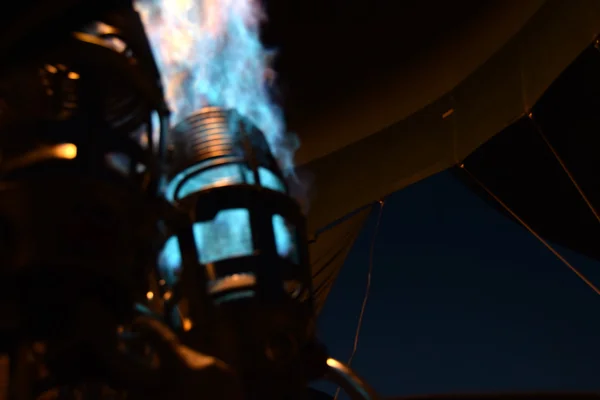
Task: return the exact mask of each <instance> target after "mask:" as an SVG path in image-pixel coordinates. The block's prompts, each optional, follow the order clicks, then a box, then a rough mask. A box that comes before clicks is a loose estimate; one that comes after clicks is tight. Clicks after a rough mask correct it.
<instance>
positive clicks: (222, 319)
mask: <svg viewBox="0 0 600 400" xmlns="http://www.w3.org/2000/svg"><path fill="white" fill-rule="evenodd" d="M168 142H169V159H170V167H169V173H168V177H169V183H168V185H167V199H168V200H170V201H171V202H172V203H173V204H174V205H175V207H176V208H177V209H179V210H181V211H182V212H185V213H186V214H187V215H188V216H189V221H190V223H189V225H188V226H185V227H183V228H178V229H179V231H177V229H172V234H173V235H175V236H176V237H177V238H178V243H179V251H180V253H181V260H182V265H183V270H182V273H181V277H180V281H179V283H178V285H179V289H180V293H179V295H175V296H174V297H175V298H177V297H179V299H182V298H183V299H184V300H185V302H186V304H187V306H186V307H187V308H188V313H187V316H186V317H185V318H186V319H188V321H187V322H188V324H187V327H188V328H191V329H190V330H191V331H193V332H195V333H194V334H190V335H189V337H190V340H193V339H191V338H192V337H193V338H200V337H201V338H202V339H201V340H199V339H198V340H199V341H200V342H199V343H197V345H198V346H200V348H202V349H207V348H208V349H210V353H211V354H214V355H216V356H218V357H220V358H221V359H223V360H224V361H226V362H228V363H230V364H232V365H235V366H236V369H237V370H239V371H244V373H245V374H246V378H248V381H253V382H256V378H257V377H263V378H265V379H266V378H273V377H274V374H275V373H276V372H277V373H279V372H281V370H278V368H281V367H282V365H284V366H285V365H289V364H290V363H293V361H294V360H297V359H298V358H299V357H300V353H301V352H302V351H303V349H305V348H306V346H307V345H308V344H309V343H310V342H311V341H312V340H313V339H314V338H313V333H314V329H313V328H314V323H313V308H312V286H311V275H310V270H309V264H308V256H307V242H306V237H307V235H306V231H305V229H306V228H305V221H304V216H303V215H302V212H301V209H300V206H299V204H298V203H297V202H296V201H295V200H294V199H293V198H292V197H291V196H290V194H289V191H288V187H287V184H286V181H285V178H284V176H283V174H282V173H281V171H280V169H279V167H278V165H277V162H276V160H275V159H274V157H273V156H272V154H271V151H270V149H269V145H268V143H267V141H266V139H265V137H264V135H263V133H262V132H261V131H259V130H258V129H257V128H256V127H255V126H253V125H252V124H251V123H249V122H248V121H247V120H246V119H244V118H242V117H240V115H238V114H237V113H236V112H235V111H232V110H224V109H221V108H218V107H206V108H203V109H201V110H199V111H198V112H196V113H195V114H193V115H190V116H189V117H187V118H186V119H185V120H183V121H181V122H180V123H178V124H177V125H176V126H175V127H174V129H172V131H171V133H170V138H169V141H168ZM165 250H166V248H165ZM190 285H191V286H190ZM186 287H187V288H186ZM193 304H195V306H194V305H193ZM199 310H204V311H203V312H200V311H199ZM204 321H211V322H210V324H211V325H210V326H211V328H210V329H211V330H212V331H213V332H211V334H209V333H208V332H206V331H207V329H206V323H205V322H204ZM185 325H186V324H183V327H184V328H185ZM232 326H236V329H235V330H232V329H231V327H232ZM194 327H197V329H196V328H194ZM216 332H220V333H216ZM209 336H210V337H209ZM271 384H272V381H271Z"/></svg>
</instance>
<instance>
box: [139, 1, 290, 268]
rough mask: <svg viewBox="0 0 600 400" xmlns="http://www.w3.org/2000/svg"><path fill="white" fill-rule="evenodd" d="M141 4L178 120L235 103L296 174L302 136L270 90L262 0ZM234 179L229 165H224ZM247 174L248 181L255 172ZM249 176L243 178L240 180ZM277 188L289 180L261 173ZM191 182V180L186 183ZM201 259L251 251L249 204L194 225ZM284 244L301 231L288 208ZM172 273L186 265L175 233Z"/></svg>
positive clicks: (280, 240) (166, 254) (283, 249)
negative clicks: (290, 128) (290, 222)
mask: <svg viewBox="0 0 600 400" xmlns="http://www.w3.org/2000/svg"><path fill="white" fill-rule="evenodd" d="M136 8H137V10H138V11H139V13H140V15H141V17H142V20H143V21H144V25H145V28H146V31H147V33H148V37H149V40H150V42H151V44H152V46H153V48H154V53H155V58H156V60H157V63H158V66H159V69H160V71H161V74H162V77H163V80H164V82H163V83H164V85H165V89H166V95H167V101H168V103H169V106H170V107H171V109H172V120H171V122H172V123H173V124H177V123H178V122H179V121H181V120H182V119H184V118H185V117H186V116H187V115H189V114H191V113H193V112H194V111H196V110H198V109H201V108H203V107H205V106H216V107H221V108H224V109H234V110H236V111H237V113H238V114H239V115H240V116H242V117H243V118H245V119H247V120H248V121H249V122H250V123H252V124H253V125H255V126H256V127H257V128H258V129H260V130H261V131H262V132H263V133H264V134H265V137H266V140H267V143H268V144H269V147H270V149H271V152H272V153H273V155H274V156H275V158H276V159H277V161H278V163H279V165H280V167H281V169H282V171H284V173H285V175H286V176H288V177H291V178H293V177H294V175H293V174H294V172H293V171H294V169H293V157H294V153H295V151H296V149H297V147H298V141H297V138H296V137H295V136H294V135H291V134H289V133H287V132H286V130H285V121H284V117H283V113H282V110H281V109H280V108H279V107H278V106H276V105H275V104H274V103H273V102H272V101H271V98H270V96H269V91H268V87H267V82H266V81H267V78H268V77H270V76H272V71H271V70H270V68H269V65H268V62H269V60H270V59H272V57H271V55H272V53H271V52H270V51H268V50H267V49H265V48H264V47H263V45H262V43H261V42H260V38H259V27H260V23H261V22H262V20H263V19H264V14H263V11H262V9H261V7H260V5H259V4H258V3H257V2H256V1H254V0H138V2H137V4H136ZM217 174H225V175H226V176H220V177H214V176H213V177H211V178H212V179H216V178H219V179H221V180H223V179H229V180H231V179H232V176H233V175H231V173H230V172H229V171H225V170H223V171H221V172H217ZM191 182H193V183H194V185H193V187H190V186H189V184H188V186H187V187H186V188H185V192H187V193H191V192H195V191H198V190H201V189H202V187H203V186H206V184H210V182H206V181H205V180H204V181H203V180H202V179H200V180H198V181H196V180H192V181H191ZM242 182H246V183H252V182H248V181H247V177H246V178H245V180H242ZM240 183H241V182H240ZM261 184H262V185H263V186H265V187H268V188H271V189H272V190H280V189H281V185H280V184H278V183H277V182H273V181H272V180H269V179H266V177H265V178H263V177H261ZM182 189H183V188H182ZM193 229H194V237H195V241H196V245H197V247H198V248H199V249H200V254H201V256H200V258H201V259H200V260H199V261H200V262H201V263H207V262H212V261H217V260H219V259H223V258H227V257H234V256H240V255H246V254H251V252H252V251H253V249H252V247H251V232H250V225H249V220H248V218H247V210H226V211H223V212H221V213H220V214H219V215H218V216H217V217H216V218H215V220H213V221H210V222H206V223H196V224H195V225H194V227H193ZM273 230H274V234H275V240H276V245H277V250H278V252H279V254H280V255H282V256H286V255H287V254H289V253H290V252H291V251H292V247H293V238H292V235H291V234H290V231H289V229H288V227H287V226H286V224H285V221H284V220H283V218H282V217H281V216H274V218H273ZM159 262H160V263H161V264H162V266H163V268H164V269H166V271H167V275H168V276H167V278H171V279H175V276H174V275H173V271H175V270H177V269H178V268H180V266H181V254H180V250H179V244H178V242H177V239H176V238H175V237H173V238H170V239H169V240H168V241H167V243H166V245H165V249H164V250H163V254H162V255H161V260H160V261H159Z"/></svg>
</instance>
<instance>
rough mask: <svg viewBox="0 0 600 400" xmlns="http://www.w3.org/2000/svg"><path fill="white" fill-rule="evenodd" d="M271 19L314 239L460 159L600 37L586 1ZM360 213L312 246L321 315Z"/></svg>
mask: <svg viewBox="0 0 600 400" xmlns="http://www.w3.org/2000/svg"><path fill="white" fill-rule="evenodd" d="M283 3H285V5H284V4H283ZM267 12H268V13H269V18H270V24H269V27H268V29H267V31H266V33H265V38H266V41H267V42H268V43H271V44H273V45H276V46H277V47H278V48H279V51H280V55H279V59H278V63H277V65H276V69H277V70H278V73H279V81H280V83H281V85H282V87H283V89H282V98H283V103H284V107H285V110H286V114H287V115H286V117H287V119H288V122H289V127H290V129H291V130H292V131H294V132H296V133H297V134H298V135H299V137H300V142H301V148H300V150H299V153H298V155H297V160H296V161H297V165H298V170H299V171H300V173H301V175H303V176H309V177H310V180H309V184H310V188H309V189H310V192H311V199H310V200H311V202H310V210H309V214H308V224H309V231H310V232H312V233H313V234H315V233H316V232H318V231H322V230H323V228H324V227H326V226H328V225H330V224H331V223H332V221H335V220H337V219H339V218H341V217H343V216H345V215H347V214H348V213H351V212H352V211H353V210H357V209H359V208H361V207H364V206H365V205H368V204H370V203H372V202H375V201H377V200H378V199H380V198H382V197H383V196H386V195H388V194H390V193H393V192H395V191H397V190H400V189H402V188H404V187H406V186H407V185H410V184H412V183H414V182H417V181H419V180H421V179H424V178H426V177H428V176H430V175H432V174H435V173H437V172H439V171H442V170H444V169H447V168H449V167H452V166H454V165H456V164H458V163H459V162H461V161H462V160H463V159H464V158H465V157H467V156H468V155H469V154H471V153H472V152H473V151H475V150H476V149H477V148H478V147H479V146H481V145H482V144H483V143H485V142H487V141H488V140H489V139H490V138H491V137H493V136H494V135H495V134H497V133H498V132H500V131H501V130H503V129H504V128H506V127H507V126H508V125H510V124H511V123H512V122H514V121H516V120H518V119H519V118H520V117H521V116H523V115H525V114H527V113H528V112H529V110H530V109H531V107H532V106H533V105H534V104H535V103H536V102H537V100H538V99H539V98H540V96H541V95H542V94H543V93H544V92H545V91H546V89H547V88H548V87H549V86H550V84H551V83H552V82H553V81H554V80H555V79H556V78H557V77H558V76H559V75H560V73H561V72H562V71H563V70H565V68H567V66H568V65H569V64H571V62H572V61H573V60H574V59H575V58H576V57H577V56H578V55H579V54H580V53H581V52H582V51H583V50H584V49H585V48H586V47H587V46H588V45H589V44H590V43H591V42H592V41H593V40H594V38H595V36H596V35H597V34H598V33H599V32H600V2H597V1H594V0H582V1H577V2H567V1H562V0H546V1H542V0H540V1H537V0H526V1H525V0H523V1H520V0H514V1H504V0H498V1H490V2H481V1H470V0H460V1H455V2H450V3H448V2H446V3H444V2H438V1H433V0H431V1H422V0H414V1H402V2H400V1H397V2H390V1H384V0H373V1H370V2H368V1H358V0H353V1H348V0H345V1H335V0H319V1H316V0H315V1H290V2H275V1H274V2H269V3H268V9H267ZM365 217H366V212H359V213H357V214H356V215H355V216H353V217H352V218H350V220H347V221H346V222H345V223H344V226H340V225H336V226H335V227H334V228H332V230H333V231H335V232H330V231H326V232H325V233H323V234H321V235H318V237H317V240H315V241H314V243H313V245H312V249H311V261H312V263H313V266H312V268H313V274H314V275H315V277H316V278H315V286H316V287H317V288H319V290H318V293H317V299H316V303H317V307H320V306H321V305H322V303H323V301H324V300H325V298H326V296H327V293H328V290H329V289H328V288H329V287H331V284H332V282H333V281H334V279H335V277H336V276H337V272H338V271H339V269H340V268H341V265H342V264H343V262H344V259H345V256H346V254H347V249H349V246H351V244H352V242H351V240H350V239H349V238H351V237H355V236H356V232H357V231H358V230H359V229H360V227H361V226H362V222H363V221H364V218H365ZM352 230H355V231H354V233H352Z"/></svg>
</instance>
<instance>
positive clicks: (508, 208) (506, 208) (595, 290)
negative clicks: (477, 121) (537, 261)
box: [459, 164, 600, 295]
mask: <svg viewBox="0 0 600 400" xmlns="http://www.w3.org/2000/svg"><path fill="white" fill-rule="evenodd" d="M459 167H460V168H461V169H462V170H463V171H465V172H466V173H467V174H468V175H469V177H471V179H473V181H475V183H477V184H478V185H479V186H480V187H481V188H482V189H483V190H485V191H486V192H487V194H488V195H490V196H491V197H492V198H493V199H494V200H495V201H496V202H497V203H498V204H500V205H501V206H502V207H503V208H504V209H505V210H506V211H507V212H508V213H509V214H510V215H511V216H512V217H513V218H514V219H516V220H517V221H518V222H519V223H520V224H521V225H523V227H525V229H527V230H528V231H529V232H530V233H531V234H532V235H533V236H535V237H536V239H537V240H539V241H540V242H541V243H542V244H543V245H544V246H546V248H547V249H548V250H550V251H551V252H552V253H553V254H554V255H555V256H556V257H557V258H558V259H559V260H560V261H562V262H563V264H565V265H566V266H567V267H568V268H569V269H570V270H571V271H572V272H573V273H575V275H577V276H578V277H579V279H581V280H582V281H583V282H584V283H585V284H586V285H588V286H589V287H590V288H591V289H592V290H593V291H594V292H596V294H598V295H600V289H598V288H597V287H596V286H595V285H594V284H593V283H592V282H591V281H590V280H589V279H588V278H586V277H585V275H583V274H582V273H581V272H580V271H579V270H578V269H577V268H575V267H574V266H573V265H572V264H571V263H570V262H569V261H567V259H566V258H564V257H563V256H562V255H561V254H560V253H559V252H558V251H557V250H556V249H554V247H552V245H551V244H550V243H548V242H547V241H546V240H545V239H544V238H542V237H541V236H540V234H538V233H537V232H536V231H534V230H533V228H532V227H531V226H529V225H528V224H527V223H525V221H523V219H521V218H520V217H519V216H518V215H517V214H516V213H515V212H514V211H513V210H512V209H511V208H510V207H508V205H507V204H506V203H504V202H503V201H502V200H500V198H499V197H498V196H497V195H496V194H494V193H493V192H492V191H491V190H490V189H488V188H487V186H485V185H484V184H483V183H482V182H481V181H480V180H479V179H477V178H476V177H475V175H473V174H472V173H471V172H470V171H469V170H468V169H467V168H465V165H464V164H460V165H459Z"/></svg>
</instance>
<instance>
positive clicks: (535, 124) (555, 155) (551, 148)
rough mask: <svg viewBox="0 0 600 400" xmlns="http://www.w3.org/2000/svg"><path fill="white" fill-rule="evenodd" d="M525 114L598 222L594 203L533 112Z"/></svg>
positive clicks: (599, 220) (598, 217)
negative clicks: (545, 133) (534, 117)
mask: <svg viewBox="0 0 600 400" xmlns="http://www.w3.org/2000/svg"><path fill="white" fill-rule="evenodd" d="M527 116H528V117H529V120H530V121H531V122H532V123H533V126H534V127H535V129H536V130H537V132H538V133H539V135H540V136H541V137H542V139H543V140H544V142H545V143H546V146H548V148H549V149H550V151H551V152H552V154H553V155H554V158H556V161H558V163H559V164H560V166H561V168H562V169H563V171H564V172H565V174H567V176H568V177H569V179H570V180H571V183H572V184H573V186H574V187H575V189H577V191H578V192H579V195H580V196H581V198H582V199H583V201H585V204H587V206H588V207H589V209H590V211H591V212H592V214H594V217H596V220H598V222H600V215H599V214H598V211H596V208H595V207H594V205H593V204H592V202H591V201H590V200H589V199H588V197H587V196H586V195H585V192H584V191H583V189H582V188H581V187H580V186H579V184H578V183H577V181H576V180H575V177H573V174H571V171H569V168H567V165H566V164H565V162H564V161H563V159H562V158H561V157H560V155H559V154H558V152H557V151H556V149H554V146H552V144H551V143H550V141H549V140H548V138H547V137H546V135H544V131H543V130H542V128H541V126H540V125H539V124H538V123H537V122H536V120H535V119H533V114H532V113H529V114H528V115H527Z"/></svg>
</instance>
